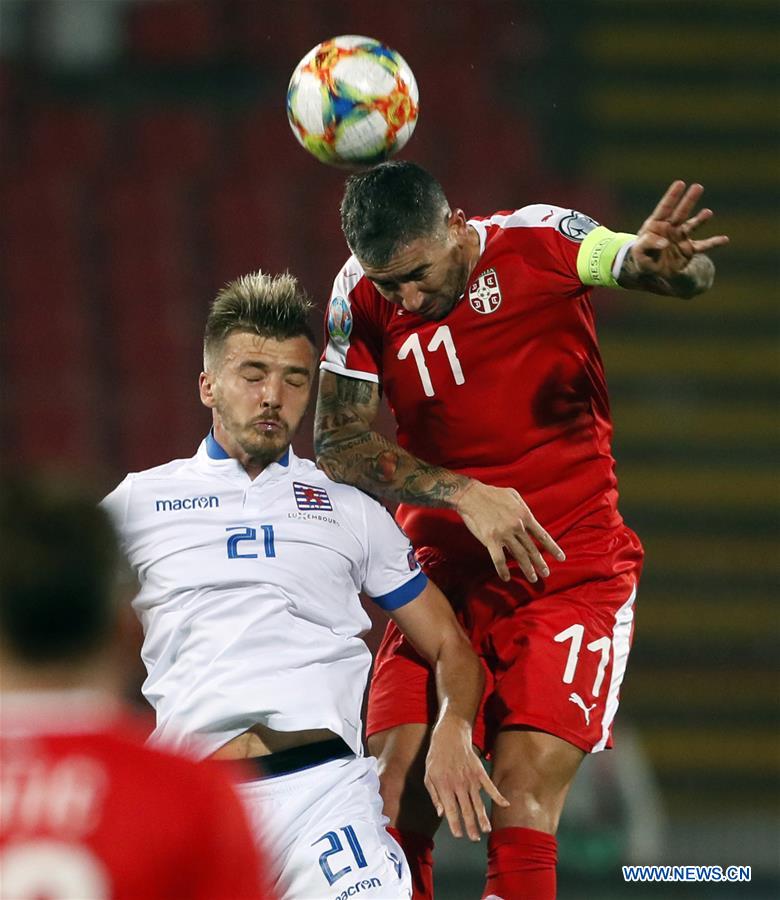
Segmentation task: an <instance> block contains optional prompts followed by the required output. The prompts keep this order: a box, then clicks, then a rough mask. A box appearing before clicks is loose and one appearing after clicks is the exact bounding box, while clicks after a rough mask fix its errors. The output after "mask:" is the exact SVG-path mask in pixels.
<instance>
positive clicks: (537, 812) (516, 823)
mask: <svg viewBox="0 0 780 900" xmlns="http://www.w3.org/2000/svg"><path fill="white" fill-rule="evenodd" d="M584 758H585V753H584V752H583V751H582V750H581V749H580V748H579V747H575V746H574V745H573V744H570V743H569V742H568V741H565V740H563V739H562V738H559V737H556V736H555V735H553V734H548V733H547V732H544V731H537V730H535V729H532V728H527V727H523V726H510V727H508V728H504V729H502V730H501V731H499V733H498V735H497V736H496V741H495V746H494V749H493V781H494V783H495V785H496V787H497V788H498V789H499V791H501V793H502V794H503V795H504V796H505V797H506V798H507V800H509V804H510V805H509V806H508V807H506V808H502V807H499V806H494V807H493V812H492V815H491V824H492V826H493V828H494V829H495V828H510V827H511V828H533V829H535V830H537V831H544V832H546V833H547V834H555V832H556V830H557V828H558V821H559V820H560V817H561V812H562V811H563V804H564V801H565V800H566V795H567V794H568V792H569V788H570V787H571V785H572V782H573V781H574V776H575V775H576V774H577V770H578V769H579V766H580V763H581V762H582V760H583V759H584Z"/></svg>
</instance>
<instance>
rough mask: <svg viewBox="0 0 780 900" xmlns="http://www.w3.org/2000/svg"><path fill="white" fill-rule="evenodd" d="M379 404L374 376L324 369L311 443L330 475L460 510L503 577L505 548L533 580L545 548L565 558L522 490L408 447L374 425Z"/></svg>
mask: <svg viewBox="0 0 780 900" xmlns="http://www.w3.org/2000/svg"><path fill="white" fill-rule="evenodd" d="M378 409H379V386H378V385H377V384H375V383H374V382H372V381H364V380H361V379H358V378H348V377H346V376H344V375H337V374H336V373H334V372H327V371H322V372H320V387H319V396H318V398H317V412H316V415H315V423H314V447H315V451H316V454H317V465H318V466H319V468H320V469H322V470H323V471H324V472H325V473H326V475H328V477H329V478H332V479H333V480H334V481H341V482H344V483H346V484H354V485H355V486H357V487H359V488H361V490H364V491H365V492H366V493H368V494H371V495H372V496H374V497H385V498H387V499H388V500H392V501H393V502H395V503H409V504H412V505H414V506H436V507H447V508H449V509H454V510H456V512H458V513H459V514H460V516H461V517H462V518H463V521H464V522H465V524H466V526H467V527H468V528H469V530H470V531H471V533H472V534H473V535H474V536H475V537H476V538H477V539H478V540H479V541H480V542H481V543H482V544H484V545H485V547H486V548H487V550H488V553H489V554H490V557H491V559H492V560H493V565H494V566H495V567H496V571H497V572H498V574H499V576H500V578H501V579H502V580H503V581H508V580H509V569H508V567H507V560H506V552H508V553H509V554H510V555H511V556H513V557H514V558H515V559H516V560H517V562H518V563H519V565H520V568H521V569H522V570H523V573H524V574H525V576H526V578H528V580H529V581H537V580H538V577H539V576H541V577H543V578H544V577H546V576H547V575H549V569H548V567H547V564H546V563H545V561H544V559H543V558H542V555H541V552H540V549H541V550H546V551H547V552H548V553H550V554H551V555H552V556H554V557H555V558H556V559H558V560H563V559H565V556H564V554H563V551H562V550H561V549H560V547H559V546H558V545H557V544H556V543H555V541H553V539H552V538H551V537H550V535H549V534H548V533H547V532H546V531H545V530H544V528H542V526H541V525H540V524H539V523H538V522H537V521H536V519H535V518H534V516H533V513H532V512H531V510H530V509H529V508H528V506H527V504H526V503H525V502H524V501H523V498H522V497H521V496H520V494H518V493H517V491H515V490H512V489H511V488H498V487H493V486H492V485H488V484H483V483H482V482H481V481H477V480H475V479H473V478H467V477H466V476H465V475H458V474H457V473H456V472H451V471H450V470H449V469H444V468H442V467H441V466H432V465H430V464H428V463H426V462H424V461H423V460H421V459H418V458H417V457H416V456H413V455H412V454H411V453H407V452H406V450H404V449H403V448H402V447H400V446H399V445H398V444H394V443H393V442H392V441H389V440H388V439H387V438H386V437H384V436H383V435H381V434H379V433H378V432H376V431H374V430H373V429H372V425H373V422H374V420H375V418H376V415H377V411H378ZM505 551H506V552H505Z"/></svg>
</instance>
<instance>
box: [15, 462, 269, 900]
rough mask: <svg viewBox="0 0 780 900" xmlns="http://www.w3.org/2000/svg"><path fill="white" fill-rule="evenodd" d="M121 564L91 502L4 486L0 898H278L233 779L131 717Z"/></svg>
mask: <svg viewBox="0 0 780 900" xmlns="http://www.w3.org/2000/svg"><path fill="white" fill-rule="evenodd" d="M118 560H119V554H118V550H117V545H116V538H115V536H114V532H113V529H112V527H111V523H110V522H109V520H108V516H107V515H106V514H105V513H104V512H103V511H102V510H100V509H98V508H96V507H95V505H94V503H93V500H92V498H89V497H85V496H83V495H82V494H80V493H77V492H75V491H73V490H70V489H67V488H64V487H63V486H62V484H58V485H57V487H56V488H53V487H52V486H50V485H46V486H44V484H43V482H34V481H9V480H8V479H4V480H3V482H2V483H1V484H0V677H1V678H2V694H0V724H1V725H2V739H0V793H2V816H1V817H0V895H2V897H3V898H4V900H13V898H18V900H27V898H31V897H51V898H57V897H73V898H76V897H77V898H79V900H103V898H109V897H110V898H114V900H134V898H139V897H143V898H145V900H170V898H172V897H176V898H181V900H184V898H191V900H196V898H199V900H215V898H224V900H236V898H257V900H268V898H270V897H272V896H273V894H272V892H271V891H270V889H269V888H268V886H267V885H266V884H265V882H264V881H263V883H261V881H260V879H261V878H262V875H261V866H260V863H259V860H258V858H257V855H256V850H255V845H254V842H253V840H252V835H251V833H250V831H249V826H248V823H247V821H246V818H245V813H244V810H243V809H242V806H241V803H240V801H239V799H238V797H237V796H236V795H235V793H234V791H233V789H232V788H231V786H230V785H229V783H228V782H227V781H226V780H225V778H224V775H223V774H222V773H221V772H217V771H215V770H213V769H209V768H208V767H204V766H199V765H196V764H195V763H193V762H191V761H189V760H184V759H180V758H178V757H174V756H172V755H169V754H168V753H163V752H161V751H159V750H154V749H150V748H148V747H145V746H143V738H144V736H143V734H142V733H141V732H140V731H139V729H138V726H137V725H136V723H135V722H133V721H132V720H131V719H130V718H129V716H128V714H127V713H126V712H123V710H122V705H121V702H120V699H119V698H120V696H121V681H122V677H121V673H122V670H123V667H122V665H121V653H120V647H121V645H122V641H121V639H120V634H121V630H122V626H121V616H122V613H121V605H120V603H119V598H118V592H117V583H116V579H117V569H118Z"/></svg>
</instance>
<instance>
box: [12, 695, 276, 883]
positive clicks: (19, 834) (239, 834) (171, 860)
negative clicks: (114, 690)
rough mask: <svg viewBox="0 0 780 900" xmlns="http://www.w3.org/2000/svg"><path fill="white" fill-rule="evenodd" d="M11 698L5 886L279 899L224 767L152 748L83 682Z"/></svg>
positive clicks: (134, 727)
mask: <svg viewBox="0 0 780 900" xmlns="http://www.w3.org/2000/svg"><path fill="white" fill-rule="evenodd" d="M2 702H3V710H2V714H3V722H2V724H3V736H2V739H0V778H1V779H2V782H1V788H2V807H0V810H1V812H2V816H0V882H2V893H3V896H6V895H7V896H9V897H10V896H13V897H41V898H43V897H46V898H57V897H80V898H85V900H86V898H90V900H102V898H109V897H110V898H114V900H130V898H133V900H139V898H144V900H171V898H173V897H175V898H177V900H183V898H198V900H219V898H224V900H239V898H251V900H268V898H270V897H273V893H272V892H271V891H270V890H268V889H267V888H266V887H265V886H264V885H262V884H261V881H260V878H261V872H260V863H259V861H258V858H257V852H256V850H255V847H254V844H253V840H252V837H251V834H250V831H249V826H248V824H247V821H246V819H245V816H244V812H243V809H242V807H241V806H240V802H239V800H238V798H237V796H236V795H235V794H234V792H233V790H232V788H231V786H230V785H229V783H228V782H226V781H225V780H224V776H223V775H222V773H220V772H216V771H212V770H211V769H209V767H208V766H207V765H203V764H201V765H198V764H196V763H194V762H191V761H189V760H185V759H181V758H179V757H175V756H172V755H169V754H167V753H163V752H160V751H159V750H153V749H150V748H148V747H145V746H144V745H143V741H142V739H141V737H140V736H139V734H138V731H137V728H136V726H135V725H134V723H132V722H130V721H129V720H121V719H118V718H116V716H115V713H114V711H112V710H111V708H107V707H102V708H101V707H100V706H95V704H94V702H93V700H92V699H91V698H90V699H89V700H88V701H87V703H86V706H85V701H84V697H83V695H79V694H78V693H77V692H69V693H68V694H63V695H56V705H54V704H52V703H51V700H49V701H48V702H47V701H44V705H42V704H41V701H40V700H39V699H38V698H36V695H34V694H24V695H22V694H19V695H12V696H4V697H3V701H2Z"/></svg>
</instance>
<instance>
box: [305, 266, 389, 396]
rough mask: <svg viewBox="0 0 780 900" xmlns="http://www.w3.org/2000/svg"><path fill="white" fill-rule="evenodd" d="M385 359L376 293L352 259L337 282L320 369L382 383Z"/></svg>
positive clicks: (330, 306) (328, 315) (326, 325)
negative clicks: (382, 364) (383, 358)
mask: <svg viewBox="0 0 780 900" xmlns="http://www.w3.org/2000/svg"><path fill="white" fill-rule="evenodd" d="M381 360H382V328H381V325H379V324H378V322H377V316H376V297H375V291H374V288H373V287H372V285H371V283H370V282H369V281H368V279H367V278H366V277H365V276H364V274H363V269H362V267H361V265H360V263H359V262H358V261H357V260H356V259H355V257H354V256H352V257H350V259H349V260H347V262H346V264H345V265H344V267H343V268H342V270H341V271H340V272H339V274H338V275H337V276H336V279H335V281H334V282H333V290H332V291H331V295H330V300H329V301H328V306H327V309H326V311H325V350H324V351H323V354H322V357H321V360H320V368H321V369H324V370H325V371H327V372H335V373H336V374H337V375H346V376H348V377H350V378H360V379H362V380H364V381H373V382H379V380H380V377H379V374H380V370H381Z"/></svg>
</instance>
